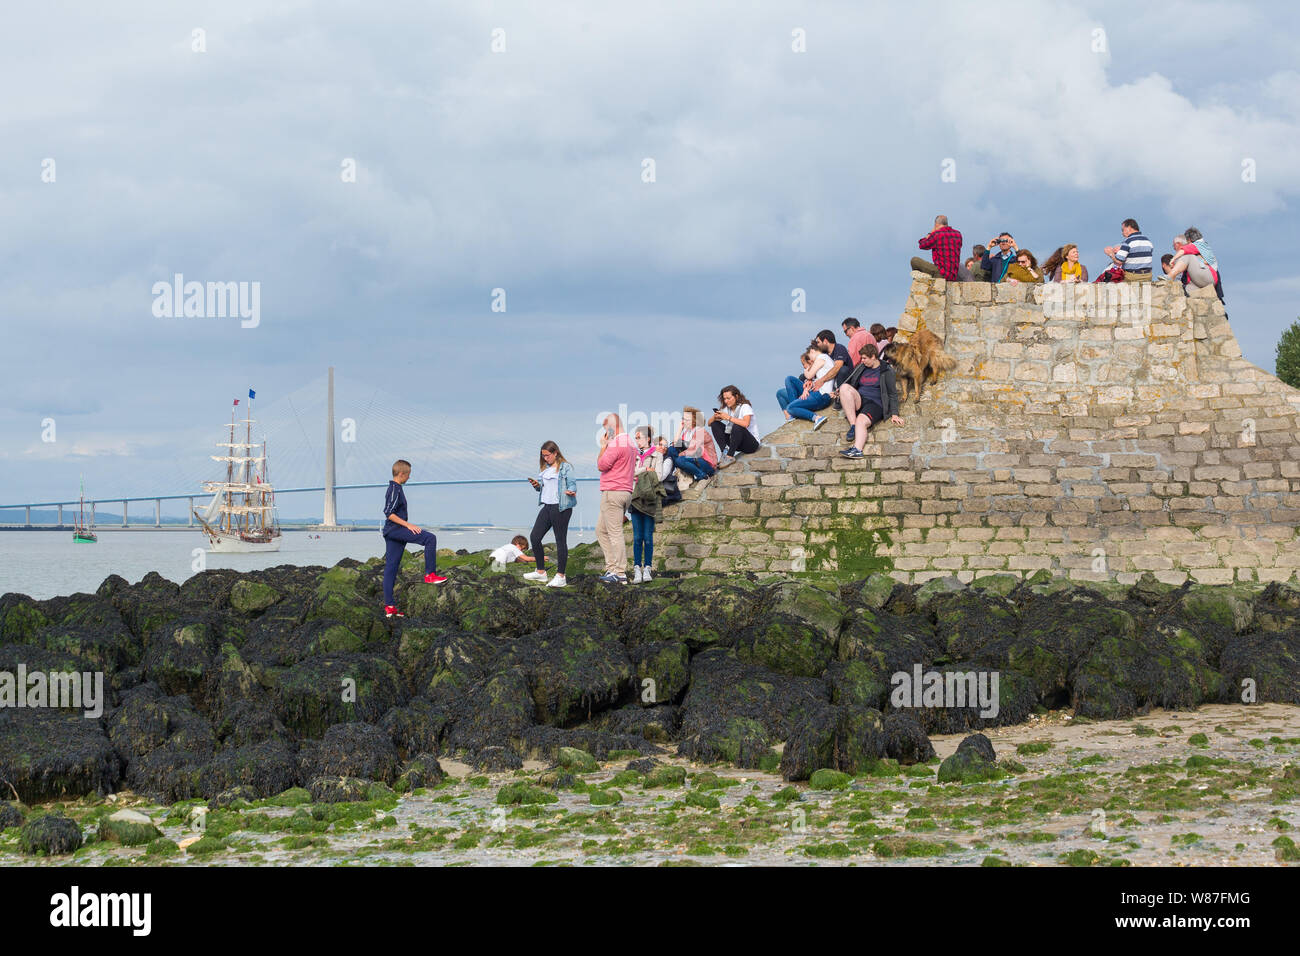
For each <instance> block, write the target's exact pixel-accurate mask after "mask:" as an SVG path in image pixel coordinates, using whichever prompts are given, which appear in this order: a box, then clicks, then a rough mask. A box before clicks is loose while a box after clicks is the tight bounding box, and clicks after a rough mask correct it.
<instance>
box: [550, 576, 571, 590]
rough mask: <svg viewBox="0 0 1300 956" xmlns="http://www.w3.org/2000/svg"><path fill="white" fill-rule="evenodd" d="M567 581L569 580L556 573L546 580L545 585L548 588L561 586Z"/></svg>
mask: <svg viewBox="0 0 1300 956" xmlns="http://www.w3.org/2000/svg"><path fill="white" fill-rule="evenodd" d="M568 583H569V582H568V581H566V580H565V578H564V575H563V574H557V575H556V576H555V577H553V578H551V580H549V581H547V582H546V586H547V587H548V588H562V587H564V586H565V585H566V584H568Z"/></svg>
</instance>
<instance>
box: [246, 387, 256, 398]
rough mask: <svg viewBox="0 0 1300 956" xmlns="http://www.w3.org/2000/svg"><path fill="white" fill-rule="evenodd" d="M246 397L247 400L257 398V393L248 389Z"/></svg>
mask: <svg viewBox="0 0 1300 956" xmlns="http://www.w3.org/2000/svg"><path fill="white" fill-rule="evenodd" d="M248 397H249V398H257V393H256V392H254V391H253V390H252V389H251V388H250V389H249V390H248Z"/></svg>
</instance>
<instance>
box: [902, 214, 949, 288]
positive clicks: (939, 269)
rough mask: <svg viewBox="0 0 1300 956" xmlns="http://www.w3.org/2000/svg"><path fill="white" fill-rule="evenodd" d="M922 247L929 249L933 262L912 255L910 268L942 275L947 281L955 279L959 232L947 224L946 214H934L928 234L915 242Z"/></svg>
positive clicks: (933, 274) (931, 274)
mask: <svg viewBox="0 0 1300 956" xmlns="http://www.w3.org/2000/svg"><path fill="white" fill-rule="evenodd" d="M917 245H918V246H920V247H921V248H922V249H929V250H930V255H931V256H933V257H934V264H933V265H931V264H930V263H928V262H926V261H925V260H924V259H922V258H920V257H919V256H913V257H912V269H913V270H914V271H916V272H924V273H925V274H926V275H930V276H942V277H943V278H945V279H947V280H948V281H949V282H956V281H957V263H958V261H959V260H960V259H961V233H960V232H958V231H957V230H956V229H954V228H952V226H950V225H948V217H947V216H935V217H934V228H933V229H931V230H930V233H929V235H927V236H925V238H923V239H922V240H921V241H920V242H918V243H917Z"/></svg>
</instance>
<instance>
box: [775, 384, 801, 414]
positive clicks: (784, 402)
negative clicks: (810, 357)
mask: <svg viewBox="0 0 1300 956" xmlns="http://www.w3.org/2000/svg"><path fill="white" fill-rule="evenodd" d="M804 381H805V379H802V378H799V376H797V375H787V376H786V377H785V385H783V386H782V387H781V388H778V389H777V390H776V403H777V404H778V405H780V406H781V411H785V410H786V406H788V405H789V404H790V403H791V402H793V401H795V400H796V399H798V397H799V396H800V395H802V394H803V383H804Z"/></svg>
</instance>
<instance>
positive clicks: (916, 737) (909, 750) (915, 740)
mask: <svg viewBox="0 0 1300 956" xmlns="http://www.w3.org/2000/svg"><path fill="white" fill-rule="evenodd" d="M882 733H883V735H884V747H885V756H886V757H889V758H891V759H893V760H897V761H898V762H899V763H900V764H905V765H906V764H914V763H925V762H926V761H927V760H930V759H932V758H933V757H934V745H933V744H931V743H930V738H929V737H927V736H926V734H925V731H924V730H922V729H921V725H920V724H919V723H917V722H916V719H915V718H914V717H912V716H911V715H910V714H902V713H894V714H886V715H885V719H884V721H883V726H882Z"/></svg>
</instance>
